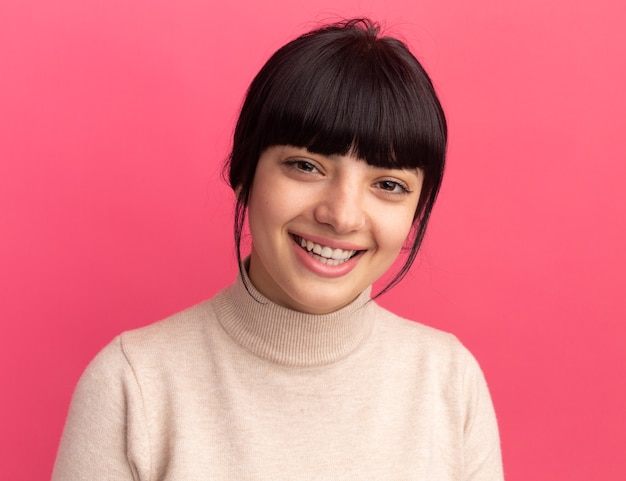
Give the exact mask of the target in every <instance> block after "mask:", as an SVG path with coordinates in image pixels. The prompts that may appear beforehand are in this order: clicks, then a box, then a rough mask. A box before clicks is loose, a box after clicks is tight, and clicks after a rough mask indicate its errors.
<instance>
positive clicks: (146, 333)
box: [52, 279, 503, 481]
mask: <svg viewBox="0 0 626 481" xmlns="http://www.w3.org/2000/svg"><path fill="white" fill-rule="evenodd" d="M249 289H250V292H248V291H247V290H246V289H245V287H244V285H243V282H242V280H241V279H239V280H238V281H237V282H236V283H235V284H234V285H233V286H231V287H229V288H227V289H225V290H224V291H222V292H221V293H220V294H218V295H217V296H216V297H215V298H214V299H212V300H210V301H207V302H204V303H202V304H199V305H198V306H195V307H193V308H190V309H188V310H186V311H183V312H181V313H179V314H177V315H174V316H172V317H171V318H169V319H166V320H165V321H161V322H158V323H156V324H153V325H151V326H147V327H145V328H142V329H138V330H134V331H129V332H126V333H124V334H122V335H121V336H119V337H118V338H116V339H115V340H114V341H113V342H111V344H109V345H108V346H107V347H106V348H105V349H104V350H103V351H101V352H100V353H99V354H98V356H96V358H95V359H94V360H93V361H92V362H91V364H90V365H89V367H88V368H87V370H86V371H85V373H84V374H83V376H82V378H81V380H80V382H79V384H78V386H77V389H76V392H75V394H74V398H73V400H72V405H71V408H70V413H69V415H68V420H67V424H66V427H65V430H64V433H63V438H62V442H61V446H60V448H59V453H58V456H57V460H56V463H55V469H54V472H53V476H52V478H53V480H55V481H61V480H63V481H73V480H89V481H97V480H108V481H111V480H120V481H121V480H142V481H148V480H151V481H156V480H172V481H174V480H176V481H182V480H184V481H188V480H268V481H269V480H271V481H275V480H378V481H380V480H424V481H426V480H428V481H445V480H473V481H476V480H489V481H497V480H501V479H502V478H503V475H502V467H501V460H500V446H499V440H498V431H497V426H496V420H495V416H494V413H493V409H492V405H491V400H490V397H489V393H488V391H487V388H486V385H485V382H484V379H483V376H482V373H481V371H480V369H479V367H478V365H477V364H476V362H475V360H474V358H473V357H472V356H471V355H470V354H469V353H468V352H467V350H466V349H465V348H463V346H462V345H461V344H460V343H459V342H458V341H457V340H456V339H455V338H454V337H453V336H451V335H448V334H444V333H441V332H439V331H436V330H434V329H432V328H428V327H426V326H423V325H421V324H417V323H414V322H409V321H406V320H403V319H400V318H398V317H397V316H395V315H393V314H391V313H389V312H388V311H386V310H384V309H382V308H381V307H379V306H378V305H377V304H376V303H375V302H374V301H371V300H370V299H369V291H367V292H364V293H363V294H362V295H361V296H359V297H358V298H357V299H356V300H355V301H354V302H353V303H352V304H350V305H348V306H347V307H345V308H343V309H341V310H340V311H337V312H335V313H332V314H328V315H322V316H316V315H308V314H303V313H299V312H294V311H291V310H289V309H286V308H283V307H280V306H278V305H276V304H274V303H272V302H270V301H269V300H268V299H265V298H264V297H263V296H262V295H261V294H260V293H258V292H257V291H256V290H255V289H254V288H253V287H252V286H251V285H249Z"/></svg>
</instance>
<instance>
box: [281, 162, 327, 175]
mask: <svg viewBox="0 0 626 481" xmlns="http://www.w3.org/2000/svg"><path fill="white" fill-rule="evenodd" d="M285 165H287V166H288V167H291V168H293V169H295V170H298V171H300V172H304V173H307V174H309V173H310V174H315V173H318V172H319V171H320V170H319V169H318V168H317V167H316V166H315V164H313V163H312V162H309V161H308V160H304V159H290V160H287V161H286V162H285Z"/></svg>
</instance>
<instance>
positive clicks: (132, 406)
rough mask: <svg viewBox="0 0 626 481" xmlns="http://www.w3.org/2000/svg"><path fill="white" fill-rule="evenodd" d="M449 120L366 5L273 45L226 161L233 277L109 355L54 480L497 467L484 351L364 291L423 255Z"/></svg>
mask: <svg viewBox="0 0 626 481" xmlns="http://www.w3.org/2000/svg"><path fill="white" fill-rule="evenodd" d="M446 135H447V134H446V121H445V118H444V114H443V111H442V109H441V106H440V104H439V101H438V100H437V96H436V95H435V92H434V89H433V86H432V84H431V82H430V80H429V78H428V76H427V74H426V73H425V71H424V70H423V68H422V67H421V65H420V64H419V62H418V61H417V60H416V59H415V57H414V56H413V55H412V54H411V53H410V52H409V51H408V49H407V48H406V46H405V45H404V44H403V43H401V42H400V41H398V40H396V39H393V38H389V37H379V34H378V27H377V26H376V25H375V24H373V23H371V22H370V21H367V20H352V21H347V22H343V23H340V24H333V25H329V26H326V27H323V28H321V29H319V30H316V31H313V32H310V33H308V34H305V35H303V36H301V37H299V38H297V39H296V40H294V41H292V42H290V43H289V44H287V45H285V46H284V47H282V48H281V49H280V50H278V51H277V52H276V53H275V54H274V55H273V56H272V57H271V58H270V60H269V61H268V62H267V63H266V64H265V66H264V67H263V68H262V69H261V71H260V72H259V74H258V75H257V76H256V78H255V79H254V81H253V82H252V84H251V86H250V89H249V90H248V93H247V96H246V99H245V102H244V104H243V107H242V110H241V114H240V117H239V121H238V123H237V126H236V129H235V134H234V141H233V150H232V153H231V156H230V162H229V164H228V166H227V172H228V177H229V181H230V184H231V186H232V188H233V190H234V191H235V193H236V197H237V209H236V216H235V238H236V243H237V252H238V255H239V257H240V275H239V278H238V280H237V281H236V283H235V284H234V285H232V286H230V287H228V288H226V289H224V290H223V291H222V292H220V293H219V294H218V295H217V296H216V297H215V298H213V299H212V300H209V301H207V302H204V303H202V304H200V305H198V306H195V307H192V308H190V309H188V310H186V311H184V312H182V313H179V314H177V315H174V316H172V317H171V318H169V319H166V320H164V321H161V322H159V323H156V324H153V325H151V326H148V327H145V328H142V329H138V330H135V331H130V332H126V333H124V334H122V335H121V336H119V337H118V338H116V339H115V340H114V341H113V342H112V343H111V344H109V345H108V346H107V347H106V348H105V349H104V350H103V351H102V352H101V353H100V354H98V356H97V357H96V358H95V359H94V361H92V363H91V364H90V365H89V367H88V368H87V370H86V372H85V374H84V375H83V377H82V378H81V380H80V382H79V384H78V387H77V390H76V393H75V395H74V398H73V401H72V406H71V409H70V413H69V417H68V421H67V425H66V427H65V431H64V434H63V439H62V442H61V446H60V449H59V453H58V457H57V461H56V464H55V470H54V474H53V479H54V480H59V481H60V480H64V481H69V480H79V479H81V480H83V479H84V480H86V479H89V480H94V479H106V480H146V481H147V480H192V479H193V480H195V479H198V480H200V479H202V480H209V479H219V480H338V479H344V480H377V481H379V480H429V481H433V480H437V481H443V480H489V481H493V480H499V479H502V468H501V460H500V446H499V439H498V431H497V426H496V419H495V416H494V412H493V408H492V404H491V401H490V397H489V393H488V390H487V387H486V384H485V381H484V379H483V376H482V373H481V371H480V368H479V367H478V365H477V363H476V361H475V360H474V358H473V357H472V356H471V355H470V354H469V353H468V351H467V350H466V349H465V348H463V346H462V345H461V344H460V343H459V342H458V341H457V340H456V339H455V338H454V337H453V336H451V335H449V334H445V333H442V332H439V331H436V330H434V329H432V328H429V327H426V326H423V325H421V324H418V323H414V322H410V321H407V320H404V319H401V318H399V317H397V316H396V315H394V314H392V313H390V312H388V311H386V310H385V309H383V308H381V307H379V306H378V305H377V304H376V302H375V301H374V300H372V298H371V297H370V294H371V287H370V286H371V285H372V283H373V282H374V281H376V280H377V279H378V278H379V277H380V276H381V275H382V274H383V273H385V271H387V269H388V268H390V267H391V265H392V263H393V262H394V260H395V259H396V257H397V256H398V254H399V252H400V251H401V249H402V248H403V246H406V245H408V246H409V248H408V255H407V260H406V262H405V264H404V265H403V266H402V268H401V269H400V270H399V272H397V274H396V275H395V277H394V278H393V280H392V282H391V283H390V284H389V285H388V286H386V287H385V288H384V289H383V290H386V289H388V288H390V287H391V286H392V285H393V284H395V283H396V282H398V281H399V280H400V279H401V278H402V276H403V275H404V274H405V273H406V271H407V269H408V268H409V267H410V265H411V263H412V261H413V259H414V258H415V255H416V253H417V250H418V248H419V245H420V241H421V240H422V237H423V235H424V231H425V229H426V223H427V221H428V218H429V215H430V212H431V209H432V207H433V203H434V201H435V198H436V196H437V192H438V190H439V186H440V183H441V178H442V173H443V167H444V157H445V150H446ZM246 219H247V221H248V225H249V230H250V234H251V240H252V241H251V244H252V245H251V251H250V254H249V256H247V257H246V258H243V259H242V255H241V250H240V244H241V240H242V232H243V230H244V224H245V222H246Z"/></svg>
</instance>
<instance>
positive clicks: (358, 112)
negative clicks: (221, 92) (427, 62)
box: [258, 28, 446, 170]
mask: <svg viewBox="0 0 626 481" xmlns="http://www.w3.org/2000/svg"><path fill="white" fill-rule="evenodd" d="M376 32H377V30H374V31H370V30H355V31H354V34H353V36H352V37H346V36H345V32H341V31H337V32H334V31H333V30H332V28H329V29H328V31H327V35H326V36H320V37H314V36H311V35H305V36H303V37H301V38H299V39H296V40H295V41H293V42H292V43H290V44H288V45H286V46H285V47H284V48H283V49H281V50H279V51H278V52H277V54H276V61H275V62H271V61H270V63H268V65H267V67H268V69H269V71H271V73H272V77H273V78H272V79H271V81H269V82H267V83H266V84H265V87H266V88H265V89H263V90H264V92H263V94H262V99H260V100H262V101H263V105H262V107H261V108H260V109H259V119H258V121H259V126H262V127H260V132H259V134H260V138H259V147H260V150H261V151H263V150H264V149H265V148H267V147H270V146H272V145H293V146H296V147H305V148H307V149H308V150H309V151H311V152H315V153H318V154H323V155H332V154H340V155H345V154H347V153H348V152H350V153H352V154H354V155H356V156H357V157H359V158H362V159H364V160H365V161H366V162H368V163H369V164H371V165H374V166H377V167H389V168H409V169H410V168H422V169H425V170H430V169H431V168H432V167H433V165H434V164H438V163H440V159H441V158H442V157H443V156H444V155H445V145H446V125H445V117H444V116H443V111H442V109H441V106H440V105H439V102H438V101H437V98H436V95H435V93H434V90H433V87H432V84H431V82H430V80H429V78H428V76H427V74H426V72H425V71H424V70H423V69H422V68H421V66H420V65H419V63H418V62H417V61H416V60H415V59H414V58H413V57H412V56H411V55H410V54H408V52H407V51H406V47H405V46H404V45H403V44H402V43H401V42H399V41H398V40H395V39H392V38H382V39H380V40H379V39H377V38H376V36H375V35H376ZM333 34H335V35H333ZM335 37H338V38H335ZM271 63H274V65H271ZM259 75H263V72H261V73H260V74H259Z"/></svg>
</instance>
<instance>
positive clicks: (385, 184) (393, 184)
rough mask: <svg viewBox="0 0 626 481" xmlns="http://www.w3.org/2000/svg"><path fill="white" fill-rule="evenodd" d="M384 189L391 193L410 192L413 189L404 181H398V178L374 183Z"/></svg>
mask: <svg viewBox="0 0 626 481" xmlns="http://www.w3.org/2000/svg"><path fill="white" fill-rule="evenodd" d="M374 185H375V186H377V187H378V188H379V189H381V190H382V191H384V192H386V193H389V194H409V193H411V191H410V190H409V188H408V187H407V186H406V185H405V184H404V183H402V182H398V181H396V180H389V179H387V180H380V181H378V182H376V183H375V184H374Z"/></svg>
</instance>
